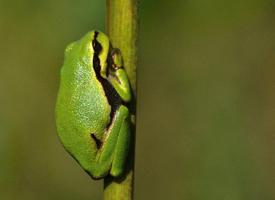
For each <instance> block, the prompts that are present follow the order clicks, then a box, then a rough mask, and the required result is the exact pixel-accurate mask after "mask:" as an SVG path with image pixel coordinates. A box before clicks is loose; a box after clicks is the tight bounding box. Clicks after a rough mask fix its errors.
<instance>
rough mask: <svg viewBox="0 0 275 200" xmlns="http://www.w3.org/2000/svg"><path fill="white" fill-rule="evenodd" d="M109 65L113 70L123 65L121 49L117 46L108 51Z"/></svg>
mask: <svg viewBox="0 0 275 200" xmlns="http://www.w3.org/2000/svg"><path fill="white" fill-rule="evenodd" d="M109 67H111V69H113V70H118V69H120V68H122V67H123V59H122V55H121V51H120V50H119V49H117V48H113V49H112V50H111V52H110V56H109Z"/></svg>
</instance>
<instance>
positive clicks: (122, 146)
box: [110, 109, 131, 177]
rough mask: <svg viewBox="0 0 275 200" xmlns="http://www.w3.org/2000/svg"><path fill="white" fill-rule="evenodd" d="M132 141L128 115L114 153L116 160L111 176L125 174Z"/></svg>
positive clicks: (114, 160)
mask: <svg viewBox="0 0 275 200" xmlns="http://www.w3.org/2000/svg"><path fill="white" fill-rule="evenodd" d="M127 110H128V109H127ZM130 140H131V130H130V118H129V114H128V115H127V117H126V118H125V119H124V120H123V123H122V125H121V128H120V131H119V135H118V139H117V144H116V148H115V152H114V159H113V163H112V168H111V171H110V174H111V175H112V176H114V177H117V176H120V175H121V174H122V173H123V170H125V163H126V159H127V156H128V152H129V144H130Z"/></svg>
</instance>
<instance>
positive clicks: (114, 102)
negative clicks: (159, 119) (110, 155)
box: [91, 31, 122, 148]
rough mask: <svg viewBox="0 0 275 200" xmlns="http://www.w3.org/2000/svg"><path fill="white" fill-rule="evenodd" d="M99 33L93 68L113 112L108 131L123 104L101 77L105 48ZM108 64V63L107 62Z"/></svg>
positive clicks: (99, 144) (113, 89) (95, 43)
mask: <svg viewBox="0 0 275 200" xmlns="http://www.w3.org/2000/svg"><path fill="white" fill-rule="evenodd" d="M98 34H99V32H97V31H95V34H94V38H93V40H92V46H93V49H94V56H93V67H94V71H95V74H96V78H97V80H98V81H99V82H100V83H101V85H102V87H103V90H104V93H105V96H106V98H107V101H108V103H109V105H110V106H111V112H110V122H109V124H108V125H107V127H106V129H107V130H108V129H109V127H110V125H111V123H112V121H113V117H114V115H115V112H116V110H117V109H118V108H119V106H120V105H121V104H122V99H121V97H120V96H119V94H118V93H117V91H116V90H115V88H114V87H113V86H112V85H111V84H110V83H109V81H108V80H107V79H105V78H103V77H102V76H101V73H100V70H101V66H100V59H99V55H100V53H101V52H102V50H103V47H102V46H101V44H100V43H99V42H98V41H97V36H98ZM105 62H106V61H105ZM91 137H92V139H93V140H94V141H95V142H96V144H97V147H98V148H100V146H101V141H100V140H99V139H98V138H97V137H96V136H95V134H91Z"/></svg>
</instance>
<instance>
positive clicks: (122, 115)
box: [88, 105, 129, 179]
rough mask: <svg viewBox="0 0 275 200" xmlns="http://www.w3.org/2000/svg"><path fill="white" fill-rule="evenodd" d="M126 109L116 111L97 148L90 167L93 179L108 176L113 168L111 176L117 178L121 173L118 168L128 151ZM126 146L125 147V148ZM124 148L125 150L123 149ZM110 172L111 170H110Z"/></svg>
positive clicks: (127, 113) (123, 107) (121, 107)
mask: <svg viewBox="0 0 275 200" xmlns="http://www.w3.org/2000/svg"><path fill="white" fill-rule="evenodd" d="M128 116H129V111H128V108H127V107H125V106H123V105H121V106H120V107H119V109H118V110H117V111H116V113H115V115H114V117H113V119H112V123H111V125H110V127H109V129H108V130H107V131H106V133H105V136H104V138H103V142H102V146H101V147H100V148H99V150H98V152H97V155H96V158H95V162H94V164H93V165H91V168H92V169H90V170H88V171H91V172H92V173H90V174H91V175H92V177H93V178H95V179H98V178H101V177H104V176H106V175H107V174H108V172H109V171H110V169H111V168H113V166H114V169H115V170H114V174H112V175H113V176H118V175H119V174H120V173H121V172H120V171H122V170H120V169H119V167H123V164H124V162H125V158H123V157H121V156H124V155H125V156H124V157H126V156H127V149H128V146H127V145H128V140H129V139H128V138H127V137H129V136H128V135H129V133H128V132H129V131H126V130H128V126H129V125H128V124H129V123H128V122H127V120H128ZM95 142H96V141H95ZM125 145H126V146H125ZM124 148H125V149H124ZM111 171H112V169H111Z"/></svg>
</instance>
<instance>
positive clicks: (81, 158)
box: [56, 31, 130, 179]
mask: <svg viewBox="0 0 275 200" xmlns="http://www.w3.org/2000/svg"><path fill="white" fill-rule="evenodd" d="M95 40H96V41H97V44H100V46H101V48H95V46H94V45H93V42H95ZM111 49H112V48H111V47H110V44H109V39H108V38H107V36H106V35H105V34H103V33H100V32H97V31H91V32H89V33H87V34H86V35H85V36H84V37H83V38H82V39H81V40H79V41H76V42H74V43H72V44H70V45H69V46H68V47H67V49H66V51H65V60H64V64H63V66H62V69H61V80H60V88H59V93H58V98H57V104H56V124H57V131H58V135H59V138H60V140H61V142H62V144H63V145H64V147H65V149H66V150H67V151H68V152H69V153H70V154H71V155H72V156H73V157H74V158H75V159H76V160H77V161H78V162H79V164H80V165H81V166H82V167H83V169H84V170H85V171H86V172H88V173H89V175H91V176H92V177H93V178H96V179H98V178H102V177H104V176H106V175H107V174H109V173H110V174H111V175H112V176H119V175H120V174H121V173H122V172H123V168H124V163H125V159H126V157H127V154H128V146H129V140H130V129H129V111H128V108H127V107H126V106H124V105H122V103H121V104H117V103H116V108H115V110H114V108H113V109H112V107H111V106H113V105H112V104H110V102H109V101H110V99H112V98H109V99H108V98H107V97H106V95H113V93H110V94H106V90H104V85H102V83H101V82H100V81H99V79H98V76H100V78H101V79H104V80H106V82H108V83H110V85H112V86H113V85H114V84H115V85H116V86H115V87H118V90H119V92H118V95H117V96H118V97H120V98H121V102H124V101H129V100H130V98H129V97H130V88H129V82H128V78H127V76H126V73H125V71H124V69H123V68H122V69H121V68H120V69H119V70H120V72H119V73H121V70H123V71H122V76H120V75H119V73H117V72H118V71H116V70H113V72H112V73H107V70H108V63H107V58H108V56H109V51H110V50H111ZM95 56H96V57H97V58H98V60H99V61H100V62H97V65H99V66H97V67H99V68H100V73H98V74H96V71H95V66H94V65H95V62H94V60H95ZM109 74H110V75H109ZM117 74H118V75H117ZM118 83H119V84H118ZM115 87H113V88H115ZM114 90H115V91H117V89H114ZM121 91H122V92H121ZM124 96H126V97H127V98H126V99H125V98H124ZM111 112H113V113H112V114H111Z"/></svg>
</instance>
